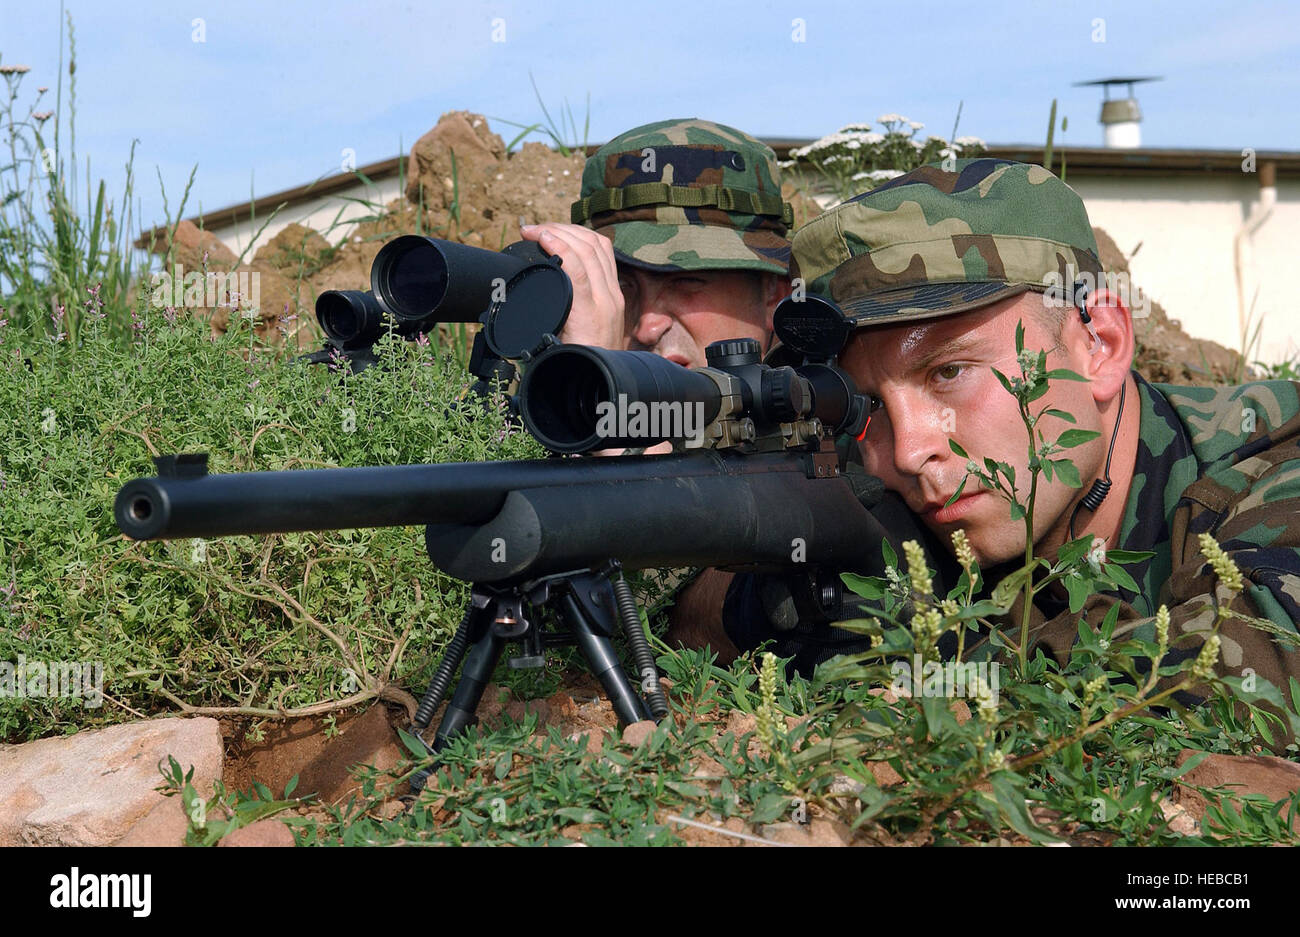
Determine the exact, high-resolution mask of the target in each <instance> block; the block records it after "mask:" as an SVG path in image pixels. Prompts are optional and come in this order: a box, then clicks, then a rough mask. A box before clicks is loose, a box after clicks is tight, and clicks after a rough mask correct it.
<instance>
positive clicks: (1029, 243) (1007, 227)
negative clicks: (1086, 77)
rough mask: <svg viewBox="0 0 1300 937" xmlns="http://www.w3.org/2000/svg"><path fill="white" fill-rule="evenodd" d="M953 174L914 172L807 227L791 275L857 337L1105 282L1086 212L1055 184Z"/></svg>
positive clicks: (1009, 175)
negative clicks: (1052, 288)
mask: <svg viewBox="0 0 1300 937" xmlns="http://www.w3.org/2000/svg"><path fill="white" fill-rule="evenodd" d="M954 163H955V166H954V164H953V163H949V168H948V169H944V168H943V167H942V165H941V164H939V163H931V164H928V165H925V166H921V167H919V168H917V169H914V170H912V171H911V172H909V173H907V174H905V175H902V176H899V177H898V178H896V179H891V180H890V181H889V182H886V183H885V184H884V185H881V186H878V187H877V188H874V189H872V190H871V191H870V192H864V193H863V194H861V195H858V196H856V197H854V198H852V199H850V200H849V201H847V202H844V203H843V204H841V205H838V206H836V207H835V208H833V209H831V210H830V211H828V212H826V213H825V214H822V215H819V216H818V217H816V218H814V219H813V220H812V221H810V222H808V223H807V224H806V225H804V226H803V227H802V228H800V229H799V231H798V232H797V233H796V234H795V236H794V259H795V267H796V270H795V271H794V273H795V275H796V276H802V277H803V278H804V281H805V283H806V284H807V289H808V290H809V291H810V292H812V293H815V294H817V295H819V296H823V297H826V298H829V299H831V300H833V301H834V302H835V303H836V304H837V305H839V307H840V308H841V309H842V310H843V312H844V314H845V316H846V317H848V319H849V320H850V321H851V322H852V323H853V325H854V326H856V327H862V326H866V325H877V324H884V323H889V322H900V321H904V320H910V319H929V318H935V317H938V316H946V315H950V314H952V313H956V312H965V311H967V310H971V309H978V308H980V307H982V306H987V305H989V304H990V303H995V302H997V301H998V300H1001V299H1006V298H1008V297H1011V296H1017V295H1019V294H1021V293H1024V292H1025V291H1027V290H1031V289H1033V290H1046V289H1047V287H1048V286H1049V285H1051V284H1052V282H1053V279H1054V277H1057V276H1059V278H1060V279H1058V280H1055V283H1056V284H1057V285H1058V286H1065V285H1068V284H1072V283H1073V282H1074V280H1075V279H1076V278H1077V277H1079V276H1080V275H1081V274H1083V273H1085V272H1086V273H1090V274H1091V275H1092V276H1093V277H1094V278H1095V277H1096V276H1097V275H1099V274H1100V273H1101V263H1100V261H1099V260H1098V254H1097V242H1096V239H1095V238H1094V237H1093V233H1092V226H1091V225H1090V224H1089V223H1088V214H1087V212H1086V211H1085V210H1084V207H1083V202H1082V201H1081V200H1080V198H1079V196H1078V195H1076V194H1075V193H1074V190H1072V189H1071V188H1070V187H1069V186H1067V185H1066V184H1065V183H1064V182H1062V181H1061V180H1060V179H1058V178H1057V177H1056V176H1054V175H1052V173H1050V172H1048V171H1047V170H1046V169H1044V168H1043V167H1041V166H1035V165H1031V164H1029V163H1016V162H1012V161H1010V160H1001V159H961V160H955V161H954ZM1094 282H1096V281H1095V279H1094Z"/></svg>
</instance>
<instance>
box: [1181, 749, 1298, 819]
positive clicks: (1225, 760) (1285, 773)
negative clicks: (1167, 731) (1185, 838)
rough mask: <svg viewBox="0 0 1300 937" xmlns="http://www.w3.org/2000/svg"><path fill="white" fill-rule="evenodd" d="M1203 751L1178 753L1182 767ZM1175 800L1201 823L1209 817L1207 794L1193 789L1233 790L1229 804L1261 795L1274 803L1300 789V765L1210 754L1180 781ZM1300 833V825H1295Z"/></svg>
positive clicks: (1273, 759)
mask: <svg viewBox="0 0 1300 937" xmlns="http://www.w3.org/2000/svg"><path fill="white" fill-rule="evenodd" d="M1199 754H1201V753H1200V752H1196V751H1193V750H1191V749H1185V750H1183V751H1181V752H1179V753H1178V762H1177V763H1178V765H1179V767H1181V766H1182V765H1184V764H1186V763H1187V761H1188V760H1189V759H1190V758H1192V757H1193V756H1194V755H1199ZM1176 783H1177V784H1178V787H1177V788H1176V793H1175V798H1174V799H1175V801H1176V802H1177V803H1178V804H1179V805H1180V806H1182V807H1183V808H1185V809H1186V810H1187V812H1188V813H1190V814H1191V815H1192V817H1193V818H1194V819H1195V820H1197V821H1198V822H1199V821H1200V820H1201V819H1202V818H1203V817H1204V816H1205V808H1206V806H1207V803H1206V798H1205V795H1203V794H1201V793H1200V792H1199V791H1196V790H1193V789H1192V788H1193V787H1206V788H1216V787H1223V788H1227V789H1228V790H1229V791H1230V795H1229V794H1225V795H1224V796H1223V799H1224V800H1225V801H1227V800H1229V799H1232V800H1237V799H1239V798H1240V797H1242V796H1244V795H1246V794H1258V795H1260V796H1262V797H1265V798H1267V799H1268V800H1270V801H1279V800H1283V799H1285V798H1289V797H1291V796H1292V795H1293V794H1294V793H1295V792H1296V791H1297V790H1300V764H1296V763H1295V762H1294V761H1288V760H1287V759H1285V758H1277V757H1275V756H1273V755H1220V754H1210V755H1206V756H1205V758H1204V759H1203V760H1202V761H1201V762H1200V763H1199V764H1198V765H1197V766H1196V767H1195V768H1192V769H1191V770H1190V771H1188V772H1186V773H1185V774H1183V775H1182V776H1181V777H1179V778H1177V780H1176ZM1293 829H1296V830H1297V832H1300V826H1296V825H1293Z"/></svg>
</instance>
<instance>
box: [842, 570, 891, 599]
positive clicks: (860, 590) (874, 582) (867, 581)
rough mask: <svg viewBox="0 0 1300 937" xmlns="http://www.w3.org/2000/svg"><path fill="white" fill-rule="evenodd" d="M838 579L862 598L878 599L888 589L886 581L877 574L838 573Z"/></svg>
mask: <svg viewBox="0 0 1300 937" xmlns="http://www.w3.org/2000/svg"><path fill="white" fill-rule="evenodd" d="M840 579H841V580H842V581H843V582H844V584H845V585H846V586H848V587H849V588H850V589H852V590H853V592H854V593H856V594H857V595H860V596H862V597H863V598H864V599H879V598H881V597H882V596H884V594H885V592H886V591H888V583H886V582H885V580H884V579H881V578H880V577H879V576H859V575H857V574H856V573H840Z"/></svg>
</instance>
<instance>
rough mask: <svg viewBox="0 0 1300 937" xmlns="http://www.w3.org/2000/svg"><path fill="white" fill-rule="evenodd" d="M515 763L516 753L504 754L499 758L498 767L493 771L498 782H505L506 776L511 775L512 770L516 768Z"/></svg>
mask: <svg viewBox="0 0 1300 937" xmlns="http://www.w3.org/2000/svg"><path fill="white" fill-rule="evenodd" d="M514 763H515V755H514V752H502V753H501V754H500V755H498V756H497V763H496V767H495V768H494V769H493V770H492V773H493V774H494V775H495V776H496V779H497V780H498V781H501V780H504V779H505V776H506V775H507V774H509V773H510V769H511V768H512V767H514Z"/></svg>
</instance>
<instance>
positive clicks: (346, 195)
mask: <svg viewBox="0 0 1300 937" xmlns="http://www.w3.org/2000/svg"><path fill="white" fill-rule="evenodd" d="M400 181H401V177H399V176H398V175H397V174H396V173H393V174H392V175H390V176H387V177H384V178H380V179H376V180H374V182H373V185H369V186H367V185H364V184H363V183H361V182H358V183H357V184H356V185H354V186H351V187H350V188H347V189H341V190H338V191H335V192H333V193H331V194H329V195H324V196H321V197H319V198H313V199H307V200H304V201H301V202H297V203H295V204H292V205H287V206H285V207H284V208H282V209H281V210H280V211H279V213H278V214H275V215H274V217H271V215H270V213H268V214H267V215H259V216H258V217H257V219H256V220H255V221H248V220H245V221H241V222H239V223H238V224H235V225H226V226H224V227H222V226H217V225H208V226H207V228H208V230H209V231H211V232H212V233H213V234H215V235H216V236H217V237H219V238H220V239H221V240H222V241H223V242H224V243H225V245H226V246H227V247H229V248H230V249H231V250H232V251H234V252H235V254H236V255H238V254H240V253H241V252H243V251H244V249H245V247H248V248H249V250H248V252H247V253H246V254H244V259H245V260H251V259H252V257H253V255H254V254H255V253H257V249H258V248H259V247H261V246H262V245H263V244H265V243H266V242H267V241H269V240H271V238H273V237H275V236H276V235H277V234H279V233H280V232H281V231H282V230H284V229H285V228H287V227H288V226H289V225H291V224H294V223H295V222H296V223H297V224H300V225H305V226H306V227H308V228H311V229H312V230H313V231H316V232H318V233H320V234H321V235H322V236H323V237H324V238H325V239H326V240H327V241H329V242H330V243H331V244H338V243H339V242H340V241H341V240H343V239H344V238H345V237H347V236H348V235H349V234H350V233H351V232H352V229H353V228H354V227H356V225H357V221H358V220H359V219H363V218H365V217H367V216H370V215H373V214H376V213H377V212H378V211H380V210H382V208H383V207H384V206H385V205H387V204H388V203H389V202H391V201H392V200H393V199H396V198H401V197H403V193H402V189H401V186H400V184H399V183H400ZM350 199H360V200H362V201H365V202H368V203H369V205H363V204H360V203H359V202H357V201H350ZM268 218H270V220H269V221H268V220H267V219H268ZM263 226H265V227H263ZM250 245H251V247H250Z"/></svg>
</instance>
